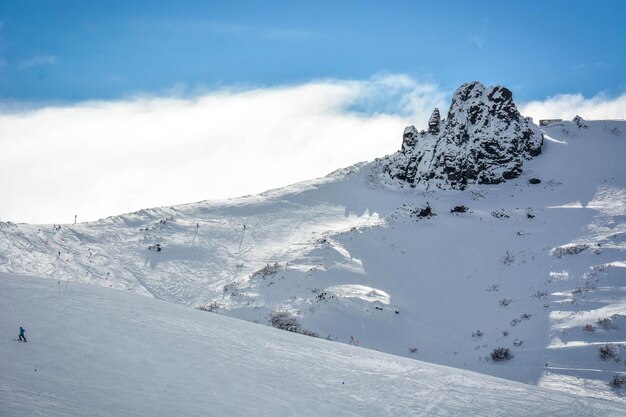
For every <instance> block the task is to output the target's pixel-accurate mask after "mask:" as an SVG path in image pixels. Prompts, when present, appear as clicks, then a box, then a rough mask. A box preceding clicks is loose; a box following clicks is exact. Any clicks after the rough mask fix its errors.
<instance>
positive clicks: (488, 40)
mask: <svg viewBox="0 0 626 417" xmlns="http://www.w3.org/2000/svg"><path fill="white" fill-rule="evenodd" d="M625 21H626V2H624V1H610V0H609V1H601V2H590V1H545V2H543V1H542V2H532V1H531V2H529V1H493V2H491V1H481V2H466V1H459V2H439V1H432V0H431V1H407V2H404V1H389V2H381V1H375V2H367V1H360V2H348V1H329V2H325V1H284V2H283V1H272V2H262V1H253V2H245V1H223V2H217V1H213V2H209V1H184V2H183V1H181V2H155V1H106V2H105V1H101V2H92V1H89V2H87V1H61V0H58V1H10V0H9V1H2V2H0V22H1V26H0V99H3V100H5V101H6V100H9V101H14V100H18V101H20V100H24V101H29V102H51V101H52V102H54V101H57V102H73V101H80V100H90V99H107V100H108V99H119V98H123V97H128V96H130V95H133V94H137V93H150V94H157V95H158V94H169V93H172V92H176V93H181V92H185V91H196V90H197V89H198V88H200V89H204V90H212V89H219V88H223V87H225V86H228V87H232V86H239V87H242V88H247V87H250V86H275V85H294V84H300V83H305V82H308V81H311V80H318V79H327V78H332V79H340V80H363V79H368V78H370V77H372V76H376V75H379V74H387V73H391V74H396V73H402V74H408V75H409V76H411V77H413V78H415V79H417V80H419V81H421V82H428V83H434V84H436V85H438V86H439V87H440V88H441V89H442V90H444V91H452V90H453V89H454V88H456V87H457V86H458V85H460V84H461V83H462V82H465V81H470V80H480V81H482V82H484V83H486V84H489V85H493V84H504V85H507V86H509V87H510V88H511V89H513V91H514V93H515V94H516V98H517V99H518V100H523V101H529V100H538V99H543V98H545V97H547V96H551V95H555V94H558V93H582V94H583V95H584V96H586V97H589V96H593V95H595V94H597V93H604V94H606V95H607V96H613V97H614V96H618V95H620V94H622V93H623V92H624V91H626V80H625V79H624V67H625V64H626V62H625V61H626V53H625V52H624V51H625V47H624V40H625V39H626V24H624V22H625Z"/></svg>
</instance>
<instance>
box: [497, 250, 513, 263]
mask: <svg viewBox="0 0 626 417" xmlns="http://www.w3.org/2000/svg"><path fill="white" fill-rule="evenodd" d="M500 262H502V264H504V265H507V266H508V265H512V264H514V263H515V256H513V254H512V253H511V252H509V251H506V254H504V256H503V257H502V258H501V259H500Z"/></svg>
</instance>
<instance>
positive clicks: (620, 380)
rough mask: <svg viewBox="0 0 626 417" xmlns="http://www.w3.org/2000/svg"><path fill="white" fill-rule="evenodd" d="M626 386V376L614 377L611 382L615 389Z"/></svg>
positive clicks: (618, 375)
mask: <svg viewBox="0 0 626 417" xmlns="http://www.w3.org/2000/svg"><path fill="white" fill-rule="evenodd" d="M624 384H626V374H617V375H613V378H611V379H610V380H609V385H610V386H612V387H613V388H621V387H622V386H623V385H624Z"/></svg>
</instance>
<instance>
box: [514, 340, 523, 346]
mask: <svg viewBox="0 0 626 417" xmlns="http://www.w3.org/2000/svg"><path fill="white" fill-rule="evenodd" d="M523 343H524V341H523V340H522V339H515V340H514V341H513V344H514V345H515V346H522V344H523Z"/></svg>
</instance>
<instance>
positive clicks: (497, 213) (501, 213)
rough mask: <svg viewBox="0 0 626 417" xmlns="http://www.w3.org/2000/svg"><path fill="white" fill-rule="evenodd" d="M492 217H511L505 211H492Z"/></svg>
mask: <svg viewBox="0 0 626 417" xmlns="http://www.w3.org/2000/svg"><path fill="white" fill-rule="evenodd" d="M491 215H492V216H493V217H495V218H496V219H508V218H509V217H511V216H509V214H508V213H507V212H506V210H504V209H502V210H496V211H492V212H491Z"/></svg>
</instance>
